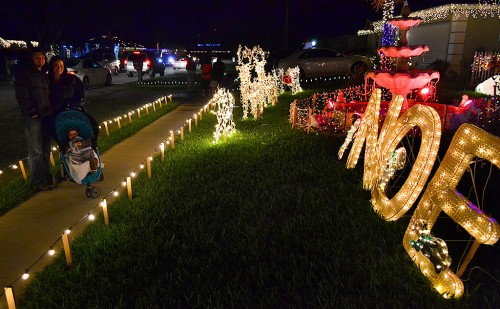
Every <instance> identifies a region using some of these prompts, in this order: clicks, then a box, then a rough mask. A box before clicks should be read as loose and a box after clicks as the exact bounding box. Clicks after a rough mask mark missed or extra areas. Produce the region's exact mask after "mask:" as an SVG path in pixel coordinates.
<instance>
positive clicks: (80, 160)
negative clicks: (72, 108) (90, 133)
mask: <svg viewBox="0 0 500 309" xmlns="http://www.w3.org/2000/svg"><path fill="white" fill-rule="evenodd" d="M68 140H69V142H68V147H67V149H66V151H65V152H64V156H65V157H66V158H69V163H71V164H73V165H82V164H86V162H89V166H90V172H92V173H95V172H97V167H98V166H97V165H98V163H99V161H98V160H97V155H96V153H95V151H94V149H92V147H91V146H92V141H91V140H90V138H85V139H84V138H83V137H81V136H80V135H79V134H78V130H77V129H76V128H71V129H69V131H68ZM85 170H86V169H85ZM86 175H87V173H85V175H83V176H84V177H85V176H86ZM79 178H83V177H79Z"/></svg>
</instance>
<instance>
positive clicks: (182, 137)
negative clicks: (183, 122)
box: [181, 126, 184, 141]
mask: <svg viewBox="0 0 500 309" xmlns="http://www.w3.org/2000/svg"><path fill="white" fill-rule="evenodd" d="M183 140H184V126H182V127H181V141H183Z"/></svg>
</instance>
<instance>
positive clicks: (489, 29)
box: [463, 17, 500, 64]
mask: <svg viewBox="0 0 500 309" xmlns="http://www.w3.org/2000/svg"><path fill="white" fill-rule="evenodd" d="M477 50H485V51H500V18H497V17H487V18H471V17H469V20H468V22H467V34H466V36H465V46H464V53H463V60H464V61H465V62H466V63H467V64H472V60H473V58H474V52H475V51H477Z"/></svg>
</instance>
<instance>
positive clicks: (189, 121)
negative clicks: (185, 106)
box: [188, 119, 191, 133]
mask: <svg viewBox="0 0 500 309" xmlns="http://www.w3.org/2000/svg"><path fill="white" fill-rule="evenodd" d="M188 124H189V133H191V119H189V120H188Z"/></svg>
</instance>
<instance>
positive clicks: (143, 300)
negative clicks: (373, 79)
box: [19, 93, 500, 308]
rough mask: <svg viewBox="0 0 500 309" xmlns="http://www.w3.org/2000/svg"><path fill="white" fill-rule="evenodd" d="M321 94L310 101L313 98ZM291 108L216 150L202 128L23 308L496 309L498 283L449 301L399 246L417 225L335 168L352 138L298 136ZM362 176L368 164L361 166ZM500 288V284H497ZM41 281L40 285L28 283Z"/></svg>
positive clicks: (474, 280)
mask: <svg viewBox="0 0 500 309" xmlns="http://www.w3.org/2000/svg"><path fill="white" fill-rule="evenodd" d="M310 94H311V93H303V94H302V96H308V95H310ZM292 100H293V98H292V97H291V96H289V95H284V96H282V97H281V98H280V103H279V105H278V106H277V107H271V108H267V109H266V111H265V113H264V115H263V118H262V119H260V120H258V121H254V120H247V121H244V122H242V121H240V119H241V108H236V109H235V119H236V120H237V121H236V122H237V125H236V128H237V130H238V133H237V134H235V135H234V136H232V137H231V138H230V139H225V140H222V142H220V143H219V144H217V145H214V144H212V133H213V130H214V124H215V116H204V117H203V121H202V122H200V124H199V126H198V127H196V128H195V130H194V132H193V133H191V134H187V135H186V138H185V140H184V141H183V142H179V143H178V144H177V146H176V148H175V150H174V151H169V152H167V156H166V159H165V161H164V162H161V160H159V158H156V159H155V160H154V161H153V178H152V179H147V178H146V177H145V175H143V174H141V175H140V176H139V177H138V178H137V179H136V180H134V183H133V186H134V198H133V199H131V200H130V199H128V198H127V197H126V194H122V195H121V196H120V197H119V198H118V200H117V201H115V202H113V203H112V204H110V206H109V217H110V225H109V226H104V224H103V222H102V221H103V219H102V216H101V217H100V219H99V220H98V221H97V222H95V223H93V224H91V225H90V226H89V227H88V228H87V229H86V231H85V232H84V233H83V234H82V235H81V236H79V237H77V238H76V239H75V240H74V241H73V243H72V254H73V258H74V264H73V266H72V267H71V268H67V267H66V266H65V261H64V254H59V256H58V257H56V260H55V261H54V263H52V264H51V265H50V266H48V267H47V268H46V269H45V270H44V271H42V272H41V273H40V274H39V275H37V276H36V277H35V278H34V279H33V281H32V282H31V285H30V286H29V287H28V288H27V290H26V292H25V294H24V296H23V297H22V298H21V299H20V302H19V304H20V307H21V308H54V307H58V308H76V307H79V308H172V307H182V308H185V307H210V308H212V307H214V308H219V307H238V308H239V307H255V308H262V307H265V308H268V307H273V308H282V307H287V308H288V307H295V308H304V307H312V308H318V307H326V308H443V307H450V308H451V307H457V306H459V307H471V308H488V307H491V308H493V307H498V306H499V305H500V296H499V295H500V294H499V288H498V283H495V282H494V281H493V280H492V279H490V278H488V277H487V276H479V279H478V277H477V276H474V274H475V273H473V274H471V276H470V277H471V278H470V279H469V280H468V281H467V282H466V283H465V284H466V294H465V295H464V297H463V298H462V300H460V301H453V300H451V301H450V300H444V299H443V298H442V297H441V296H440V295H438V294H437V292H435V290H433V288H432V287H431V285H430V283H429V282H428V281H427V280H426V279H425V278H424V277H423V275H422V274H421V273H420V271H419V270H418V269H417V268H416V266H415V265H414V264H413V262H412V261H411V260H410V258H409V257H408V255H407V254H406V251H405V250H404V248H403V245H402V239H403V234H404V231H405V229H406V226H407V224H408V221H409V219H408V218H407V217H406V218H402V219H400V220H398V221H396V222H386V221H384V220H383V219H381V218H380V217H379V216H378V215H377V214H376V213H375V212H374V211H373V210H372V208H371V205H370V203H369V192H367V191H365V190H363V189H362V184H361V176H362V170H361V167H359V168H358V169H355V170H347V169H346V168H345V163H344V162H342V161H339V160H338V159H337V158H336V153H337V151H338V149H339V147H340V145H341V144H342V142H343V137H340V138H339V137H336V136H333V135H330V134H318V135H316V134H313V135H311V136H306V135H305V134H304V132H301V131H299V130H291V129H290V125H289V123H288V121H287V119H288V117H287V115H288V109H289V103H290V102H291V101H292ZM359 166H362V164H359ZM497 274H498V270H497ZM30 280H31V279H30Z"/></svg>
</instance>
